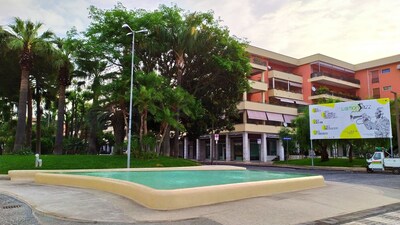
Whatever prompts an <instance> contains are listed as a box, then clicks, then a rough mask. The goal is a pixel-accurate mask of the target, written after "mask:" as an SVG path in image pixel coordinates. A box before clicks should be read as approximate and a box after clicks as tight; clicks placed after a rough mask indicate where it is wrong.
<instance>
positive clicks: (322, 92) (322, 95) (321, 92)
mask: <svg viewBox="0 0 400 225" xmlns="http://www.w3.org/2000/svg"><path fill="white" fill-rule="evenodd" d="M326 98H331V99H336V100H339V101H343V102H348V101H354V100H360V97H358V96H355V95H350V94H345V93H339V92H333V91H329V90H326V89H318V90H317V91H316V92H315V93H313V94H312V95H311V96H310V97H308V99H310V100H316V99H326Z"/></svg>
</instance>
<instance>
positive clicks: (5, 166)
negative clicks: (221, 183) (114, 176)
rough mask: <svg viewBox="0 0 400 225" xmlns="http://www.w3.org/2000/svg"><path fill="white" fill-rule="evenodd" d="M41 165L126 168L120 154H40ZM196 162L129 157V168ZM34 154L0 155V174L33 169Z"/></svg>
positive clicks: (187, 164)
mask: <svg viewBox="0 0 400 225" xmlns="http://www.w3.org/2000/svg"><path fill="white" fill-rule="evenodd" d="M40 158H41V159H42V160H43V165H42V167H41V168H40V169H43V170H53V169H107V168H126V163H127V158H126V156H121V155H42V156H40ZM198 165H200V164H199V163H197V162H194V161H191V160H185V159H179V158H170V157H163V156H161V157H159V158H157V159H146V160H145V159H134V158H131V168H132V167H136V168H143V167H174V166H198ZM33 169H38V168H35V156H34V155H0V174H7V173H8V171H9V170H33Z"/></svg>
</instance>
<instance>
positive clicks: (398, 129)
mask: <svg viewBox="0 0 400 225" xmlns="http://www.w3.org/2000/svg"><path fill="white" fill-rule="evenodd" d="M391 92H392V93H393V94H394V110H396V133H397V153H399V150H400V125H399V104H398V103H397V92H394V91H391ZM392 157H394V156H393V155H392Z"/></svg>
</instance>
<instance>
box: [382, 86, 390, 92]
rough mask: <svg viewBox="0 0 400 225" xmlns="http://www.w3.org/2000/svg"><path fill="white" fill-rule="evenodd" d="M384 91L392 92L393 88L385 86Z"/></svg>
mask: <svg viewBox="0 0 400 225" xmlns="http://www.w3.org/2000/svg"><path fill="white" fill-rule="evenodd" d="M383 90H384V91H390V90H392V86H384V87H383Z"/></svg>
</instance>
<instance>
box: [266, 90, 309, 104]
mask: <svg viewBox="0 0 400 225" xmlns="http://www.w3.org/2000/svg"><path fill="white" fill-rule="evenodd" d="M268 96H269V97H278V98H289V99H294V100H301V101H302V100H303V99H304V98H303V94H302V93H296V92H291V91H287V90H279V89H271V90H269V91H268Z"/></svg>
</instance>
